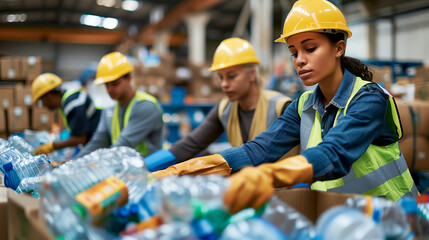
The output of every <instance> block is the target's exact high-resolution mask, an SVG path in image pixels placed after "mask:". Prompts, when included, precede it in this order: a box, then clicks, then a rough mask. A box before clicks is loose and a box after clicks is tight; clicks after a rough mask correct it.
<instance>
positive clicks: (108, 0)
mask: <svg viewBox="0 0 429 240" xmlns="http://www.w3.org/2000/svg"><path fill="white" fill-rule="evenodd" d="M97 4H98V5H100V6H105V7H113V6H115V4H116V1H115V0H97Z"/></svg>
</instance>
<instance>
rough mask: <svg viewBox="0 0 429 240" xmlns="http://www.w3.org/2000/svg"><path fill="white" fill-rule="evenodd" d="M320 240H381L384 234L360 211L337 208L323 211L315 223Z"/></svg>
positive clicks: (342, 207)
mask: <svg viewBox="0 0 429 240" xmlns="http://www.w3.org/2000/svg"><path fill="white" fill-rule="evenodd" d="M316 232H317V239H320V240H351V239H353V240H366V239H373V240H377V239H379V240H383V239H385V238H384V234H383V231H382V230H381V228H380V226H378V225H377V224H376V223H375V222H374V221H373V220H372V219H371V218H369V217H368V216H366V215H365V214H363V213H362V212H361V211H359V210H357V209H355V208H351V207H345V206H337V207H333V208H330V209H329V210H327V211H325V212H324V213H323V214H322V215H321V216H320V217H319V218H318V220H317V223H316Z"/></svg>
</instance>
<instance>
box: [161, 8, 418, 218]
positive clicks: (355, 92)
mask: <svg viewBox="0 0 429 240" xmlns="http://www.w3.org/2000/svg"><path fill="white" fill-rule="evenodd" d="M351 36H352V33H351V31H350V29H349V28H348V26H347V23H346V20H345V18H344V16H343V14H342V13H341V12H340V10H339V9H338V8H337V7H335V5H333V4H332V3H330V2H328V1H326V0H300V1H297V2H295V4H294V6H293V8H292V9H291V11H290V13H289V14H288V16H287V18H286V20H285V23H284V29H283V34H282V35H281V37H280V38H279V39H277V40H276V41H277V42H284V43H287V44H288V49H289V51H290V53H291V54H292V56H293V58H292V62H293V66H294V68H295V71H296V72H297V73H298V74H299V77H300V78H301V80H302V81H303V83H304V84H305V85H306V86H312V85H315V84H317V87H316V89H315V90H314V91H307V92H305V93H303V94H302V95H301V96H300V97H299V99H297V100H295V101H294V102H293V103H292V104H291V105H290V106H289V107H288V108H287V109H286V111H285V112H284V114H283V115H282V116H281V117H280V118H278V119H276V120H275V121H274V122H273V123H272V124H271V125H270V127H269V128H268V129H267V130H266V131H265V132H263V133H261V134H260V135H258V136H257V137H256V138H255V139H254V140H253V141H249V142H247V143H245V144H243V145H241V146H239V147H235V148H230V149H227V150H225V151H223V152H221V153H220V154H216V155H212V156H206V157H204V158H205V159H204V161H215V162H216V164H217V166H220V167H217V166H213V167H212V168H210V169H208V170H209V171H208V173H218V172H221V173H223V174H225V175H226V174H227V173H228V172H227V170H228V167H230V171H232V172H234V171H238V170H240V169H242V168H243V167H245V166H252V165H253V166H257V167H253V166H252V167H246V168H244V169H242V170H241V171H239V172H238V173H236V174H234V175H232V177H231V184H230V186H229V188H228V190H227V191H226V193H225V199H224V202H225V204H226V205H228V206H230V211H231V212H232V213H235V212H238V211H239V210H241V209H243V208H247V207H253V208H255V209H257V208H259V207H261V206H262V205H263V204H264V203H265V202H266V201H268V200H269V198H270V197H271V195H272V194H273V193H274V188H279V187H289V186H292V185H294V184H296V183H300V182H305V183H311V184H312V185H311V188H312V189H315V190H321V191H332V192H343V193H356V194H364V195H372V196H383V197H386V198H388V199H390V200H393V201H397V200H399V199H401V198H406V197H412V198H416V197H417V194H418V191H417V188H416V186H415V184H414V181H413V179H412V178H411V174H410V171H409V170H408V167H407V164H406V162H405V159H404V157H403V155H402V153H401V151H400V149H399V144H398V140H399V139H400V138H401V137H402V127H401V122H400V119H399V114H398V112H397V107H396V103H395V101H394V99H393V97H392V96H391V95H390V94H389V93H388V92H387V91H386V90H384V89H383V88H381V87H380V86H379V85H378V84H376V83H374V82H373V81H374V80H373V75H372V73H371V72H370V71H369V69H368V67H367V66H366V65H364V64H363V63H362V62H360V61H359V60H357V59H354V58H350V57H346V56H345V50H346V40H347V38H349V37H351ZM298 144H300V145H301V154H300V155H296V156H292V157H288V158H286V159H283V160H280V161H278V159H279V158H280V157H281V156H283V154H285V153H286V152H288V151H289V150H290V149H292V148H293V147H294V146H296V145H298ZM237 162H238V163H240V165H237ZM192 163H195V164H193V165H195V166H197V163H198V159H194V161H193V162H192ZM188 165H189V164H188ZM191 165H192V164H191ZM184 168H185V167H184V166H171V167H169V168H167V169H166V170H163V171H164V172H160V173H157V172H156V173H154V174H155V175H157V176H165V175H178V174H179V175H180V174H182V173H185V174H186V173H187V172H186V171H178V169H179V170H180V169H184ZM195 168H198V167H195ZM188 172H189V171H188ZM191 173H193V172H191ZM202 173H204V171H203V170H200V171H198V174H202Z"/></svg>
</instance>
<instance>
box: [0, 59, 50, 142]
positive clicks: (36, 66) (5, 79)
mask: <svg viewBox="0 0 429 240" xmlns="http://www.w3.org/2000/svg"><path fill="white" fill-rule="evenodd" d="M0 71H1V75H0V77H1V78H0V137H1V138H7V136H9V135H10V134H12V133H14V132H20V131H22V130H24V129H32V130H49V129H50V128H51V126H52V123H53V122H54V119H58V118H57V117H55V114H54V113H53V112H51V111H49V110H48V109H46V108H42V107H40V106H38V105H36V104H33V101H32V100H33V99H32V94H31V82H32V81H33V80H34V79H35V78H36V77H37V76H38V75H39V74H40V73H41V72H42V61H41V58H40V57H34V56H30V57H12V56H3V57H1V58H0Z"/></svg>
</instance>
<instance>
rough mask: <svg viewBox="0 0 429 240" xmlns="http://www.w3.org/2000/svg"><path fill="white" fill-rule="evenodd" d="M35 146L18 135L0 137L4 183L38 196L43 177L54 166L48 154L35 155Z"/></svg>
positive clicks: (18, 190) (19, 190) (1, 170)
mask: <svg viewBox="0 0 429 240" xmlns="http://www.w3.org/2000/svg"><path fill="white" fill-rule="evenodd" d="M33 150H34V149H33V147H32V146H31V145H29V144H28V143H27V142H26V141H25V140H24V139H22V138H21V137H18V136H11V137H9V139H8V141H6V140H4V139H0V172H1V174H2V175H3V181H2V182H3V184H4V185H5V186H6V187H8V188H11V189H13V190H14V191H16V192H18V193H23V192H31V193H32V194H33V195H34V196H36V197H37V196H38V193H37V191H35V190H36V189H37V187H38V186H39V185H40V183H41V177H42V176H43V175H44V174H45V173H46V172H48V171H50V170H52V166H51V164H50V162H49V160H48V158H47V157H46V155H44V154H42V155H38V156H33V155H32V152H33Z"/></svg>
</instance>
